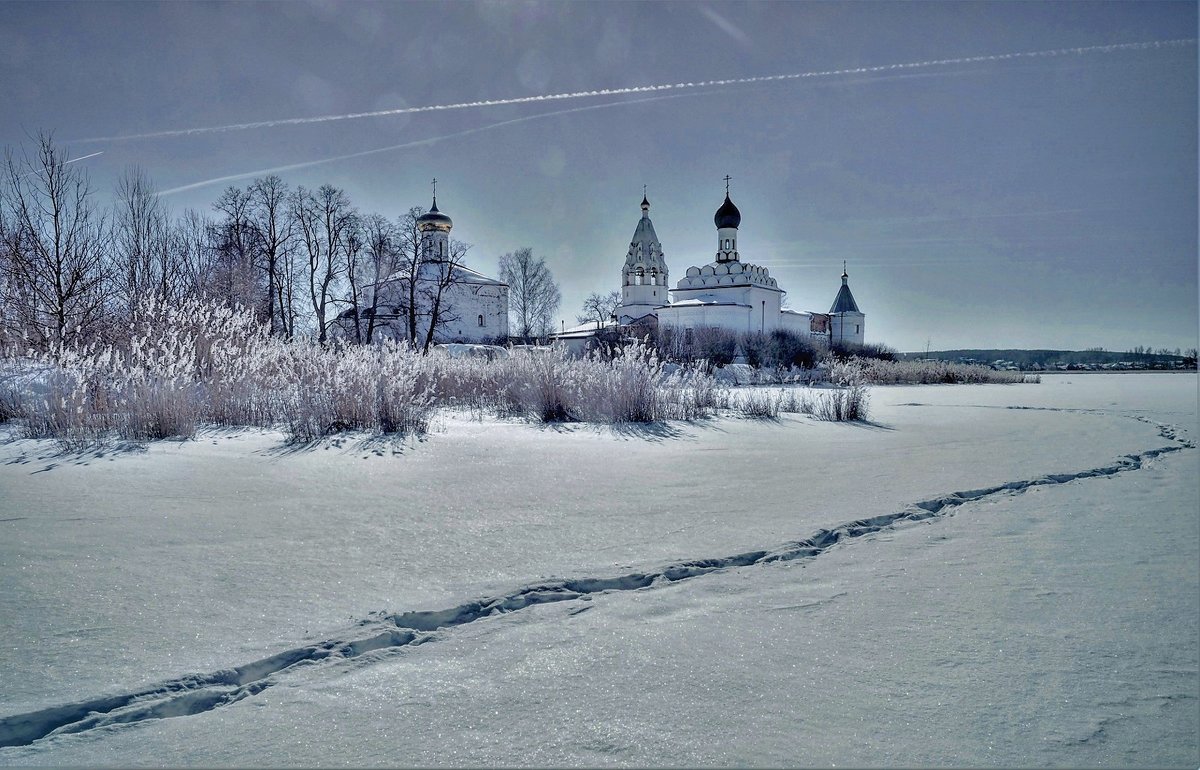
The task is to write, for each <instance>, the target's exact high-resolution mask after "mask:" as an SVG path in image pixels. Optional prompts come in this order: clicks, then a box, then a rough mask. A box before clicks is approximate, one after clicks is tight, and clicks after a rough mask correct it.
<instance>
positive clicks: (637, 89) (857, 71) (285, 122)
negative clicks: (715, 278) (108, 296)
mask: <svg viewBox="0 0 1200 770" xmlns="http://www.w3.org/2000/svg"><path fill="white" fill-rule="evenodd" d="M1195 44H1196V38H1180V39H1175V40H1155V41H1149V42H1141V43H1116V44H1112V45H1093V46H1083V47H1080V48H1054V49H1048V50H1043V51H1022V52H1018V53H1005V54H988V55H985V56H964V57H958V58H953V59H930V60H928V61H919V62H906V63H902V64H881V65H877V66H873V67H852V68H847V69H837V70H813V71H810V72H795V73H790V74H784V75H762V76H757V77H748V78H728V79H725V80H702V81H699V82H695V83H663V84H659V85H649V86H631V87H627V88H602V89H597V90H593V91H572V92H569V93H559V94H543V95H539V96H521V97H516V98H512V99H487V100H483V101H475V102H457V103H453V104H432V105H426V106H423V107H400V108H396V109H390V110H374V111H371V112H351V113H346V114H342V115H319V116H316V117H308V118H285V119H280V120H263V121H256V122H253V123H230V124H227V125H223V126H204V127H197V128H183V129H175V130H170V131H151V132H147V133H142V134H123V135H116V136H101V137H93V138H90V139H78V140H75V141H77V142H116V141H127V140H133V139H161V138H167V137H176V136H193V135H197V134H214V133H222V132H226V131H245V130H249V129H257V128H274V127H277V126H296V125H307V124H310V123H329V122H333V121H339V120H357V119H360V118H378V117H387V116H390V115H411V114H414V113H420V112H444V111H447V110H464V109H475V108H480V107H501V106H506V105H512V104H531V103H536V102H551V101H561V100H564V99H588V98H595V97H605V96H629V95H633V94H644V93H655V92H661V91H682V90H694V89H699V88H713V87H721V86H735V85H737V86H740V85H749V84H752V83H774V82H781V81H789V80H803V79H815V78H829V77H837V76H841V75H864V74H874V73H879V72H894V71H897V70H912V69H927V68H931V67H943V66H951V65H961V64H979V63H984V62H1006V61H1013V60H1019V59H1036V58H1050V57H1063V56H1083V55H1086V54H1106V53H1116V52H1118V51H1144V50H1151V49H1158V48H1171V47H1180V46H1187V45H1195Z"/></svg>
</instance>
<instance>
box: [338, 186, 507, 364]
mask: <svg viewBox="0 0 1200 770" xmlns="http://www.w3.org/2000/svg"><path fill="white" fill-rule="evenodd" d="M416 225H417V231H418V233H419V234H420V246H419V249H420V254H421V259H420V262H419V265H418V268H417V280H416V283H417V287H418V288H417V291H416V292H415V294H416V302H415V303H414V304H415V305H416V307H417V312H416V314H415V315H416V337H417V339H418V340H423V339H424V338H425V335H426V333H427V332H428V331H429V326H430V324H431V323H433V324H435V326H434V330H433V341H434V342H437V343H444V342H471V343H478V342H487V343H496V342H499V343H503V342H505V341H507V339H508V284H506V283H504V282H503V281H498V280H496V279H495V278H489V277H488V276H486V275H484V274H483V273H480V272H478V271H477V270H473V269H471V268H470V267H467V266H466V265H465V264H463V263H462V262H461V261H459V260H456V259H454V258H452V257H451V251H450V248H451V247H450V230H451V228H453V227H454V221H453V220H451V219H450V217H449V216H447V215H446V214H445V213H443V212H441V211H439V210H438V205H437V194H436V193H435V194H434V196H433V206H431V207H430V209H429V211H427V212H425V213H424V214H422V215H421V216H420V217H418V218H417V221H416ZM373 291H375V292H378V302H373V301H372V300H373V299H374V297H373V296H372V292H373ZM408 302H409V300H408V276H407V275H406V274H405V273H404V271H403V270H401V271H398V272H397V273H395V274H393V275H391V276H389V277H388V278H387V279H385V280H384V281H382V282H381V283H380V284H379V286H378V287H367V288H366V289H364V290H363V292H362V295H361V297H360V299H359V303H360V306H361V307H365V308H369V307H371V306H372V305H374V306H375V307H376V310H375V330H376V331H375V334H376V335H377V336H378V337H380V338H393V339H401V340H404V339H409V334H408V327H409V313H408V310H407V305H408ZM369 312H370V311H369V310H368V311H366V312H365V313H364V314H363V315H366V314H367V313H369ZM360 323H365V320H364V321H360ZM353 324H354V319H353V310H347V311H346V312H344V313H342V314H341V315H340V316H339V317H338V319H337V325H338V326H339V328H340V333H341V334H342V335H343V336H350V335H351V334H352V333H353V328H354V327H353Z"/></svg>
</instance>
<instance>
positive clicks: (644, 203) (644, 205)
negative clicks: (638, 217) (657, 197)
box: [642, 195, 650, 211]
mask: <svg viewBox="0 0 1200 770" xmlns="http://www.w3.org/2000/svg"><path fill="white" fill-rule="evenodd" d="M649 210H650V200H649V199H648V198H646V196H645V195H643V196H642V211H649Z"/></svg>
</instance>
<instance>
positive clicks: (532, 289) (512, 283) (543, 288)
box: [500, 248, 562, 340]
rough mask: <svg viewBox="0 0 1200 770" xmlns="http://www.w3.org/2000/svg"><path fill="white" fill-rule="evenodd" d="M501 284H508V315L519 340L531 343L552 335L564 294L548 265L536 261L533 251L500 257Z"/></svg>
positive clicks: (527, 250)
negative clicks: (512, 321) (530, 340)
mask: <svg viewBox="0 0 1200 770" xmlns="http://www.w3.org/2000/svg"><path fill="white" fill-rule="evenodd" d="M500 280H501V281H504V282H505V283H507V284H508V311H509V314H510V315H511V316H512V318H513V320H514V321H515V323H514V324H513V327H514V328H515V329H516V331H517V334H516V336H518V337H522V338H523V339H526V340H528V339H529V338H531V337H544V336H545V335H547V334H549V333H550V330H551V329H552V328H553V320H552V319H553V317H554V313H555V312H556V311H557V310H558V305H559V303H560V302H561V301H562V293H561V292H560V291H559V289H558V284H556V283H555V282H554V275H553V274H552V273H551V272H550V268H548V267H546V261H545V260H544V259H542V258H541V257H537V258H535V257H534V256H533V250H532V249H529V248H524V249H517V250H516V251H512V252H509V253H507V254H505V255H503V256H501V257H500Z"/></svg>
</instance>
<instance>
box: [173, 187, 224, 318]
mask: <svg viewBox="0 0 1200 770" xmlns="http://www.w3.org/2000/svg"><path fill="white" fill-rule="evenodd" d="M215 233H216V224H215V223H214V222H213V221H212V220H211V219H209V218H208V217H206V216H204V215H203V214H201V213H200V212H198V211H196V210H195V209H187V210H186V211H184V212H183V215H182V216H180V217H179V218H178V219H176V220H175V222H174V224H173V225H172V227H171V251H172V252H173V253H174V254H175V259H176V260H177V262H178V267H179V273H180V277H179V283H180V287H179V288H180V293H181V295H182V296H185V297H187V296H203V295H205V294H207V293H209V288H210V287H209V280H210V276H211V275H212V270H213V260H214V248H213V241H214V237H215Z"/></svg>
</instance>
